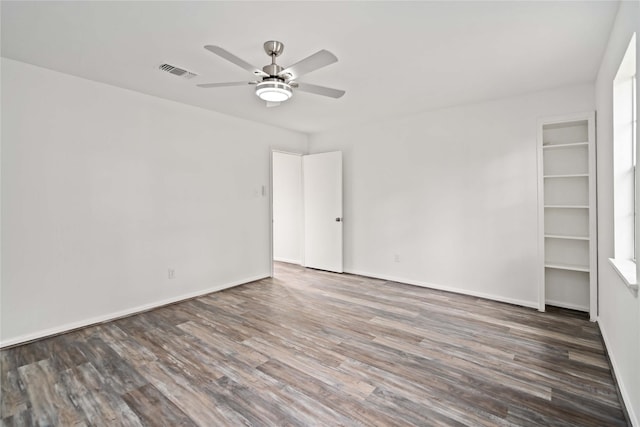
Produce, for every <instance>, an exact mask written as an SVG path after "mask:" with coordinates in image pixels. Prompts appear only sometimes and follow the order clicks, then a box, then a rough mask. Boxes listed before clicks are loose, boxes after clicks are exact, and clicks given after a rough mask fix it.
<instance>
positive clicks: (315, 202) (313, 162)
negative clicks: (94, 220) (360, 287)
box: [302, 151, 342, 273]
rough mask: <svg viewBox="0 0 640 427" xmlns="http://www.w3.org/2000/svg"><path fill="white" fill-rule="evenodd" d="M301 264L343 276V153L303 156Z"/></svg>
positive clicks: (334, 152)
mask: <svg viewBox="0 0 640 427" xmlns="http://www.w3.org/2000/svg"><path fill="white" fill-rule="evenodd" d="M302 174H303V186H304V265H305V266H306V267H311V268H317V269H320V270H327V271H335V272H337V273H342V152H340V151H333V152H329V153H321V154H310V155H307V156H303V157H302Z"/></svg>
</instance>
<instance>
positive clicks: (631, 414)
mask: <svg viewBox="0 0 640 427" xmlns="http://www.w3.org/2000/svg"><path fill="white" fill-rule="evenodd" d="M598 326H599V327H600V333H601V334H602V340H603V341H604V346H605V349H604V350H605V351H606V352H607V354H608V355H609V361H610V362H611V373H612V374H613V376H614V378H615V379H616V382H617V383H618V389H619V390H620V395H621V396H622V404H623V405H624V406H625V409H626V410H627V414H628V415H629V419H630V421H631V425H632V426H640V422H638V417H637V416H636V414H635V412H633V405H632V402H631V397H629V392H627V389H626V387H625V384H624V381H622V378H621V377H619V376H618V375H617V372H618V366H617V365H616V358H615V357H614V354H613V346H611V345H609V340H608V339H607V332H606V331H605V329H604V328H603V325H602V323H600V319H598Z"/></svg>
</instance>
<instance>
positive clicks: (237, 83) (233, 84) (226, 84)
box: [196, 82, 256, 89]
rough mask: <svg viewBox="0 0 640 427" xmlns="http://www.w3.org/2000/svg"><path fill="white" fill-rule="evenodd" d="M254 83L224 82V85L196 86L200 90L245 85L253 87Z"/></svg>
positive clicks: (206, 84)
mask: <svg viewBox="0 0 640 427" xmlns="http://www.w3.org/2000/svg"><path fill="white" fill-rule="evenodd" d="M254 84H256V82H226V83H204V84H199V85H196V86H198V87H202V88H205V89H207V88H210V87H227V86H246V85H254Z"/></svg>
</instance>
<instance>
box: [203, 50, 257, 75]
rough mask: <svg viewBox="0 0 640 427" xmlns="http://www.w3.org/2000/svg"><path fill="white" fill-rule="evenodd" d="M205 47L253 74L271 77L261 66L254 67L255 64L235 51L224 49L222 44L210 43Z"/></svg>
mask: <svg viewBox="0 0 640 427" xmlns="http://www.w3.org/2000/svg"><path fill="white" fill-rule="evenodd" d="M204 48H205V49H207V50H208V51H209V52H211V53H215V54H216V55H218V56H219V57H221V58H224V59H226V60H227V61H229V62H232V63H234V64H236V65H237V66H238V67H240V68H244V69H245V70H247V71H248V72H250V73H252V74H254V75H256V76H260V77H269V75H268V74H267V73H265V72H264V71H262V70H261V69H260V68H258V67H254V66H253V65H251V64H249V63H248V62H247V61H245V60H244V59H240V58H238V57H237V56H235V55H234V54H233V53H231V52H229V51H226V50H224V49H223V48H221V47H220V46H213V45H210V44H208V45H206V46H205V47H204Z"/></svg>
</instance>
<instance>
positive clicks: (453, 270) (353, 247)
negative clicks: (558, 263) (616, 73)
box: [310, 85, 594, 307]
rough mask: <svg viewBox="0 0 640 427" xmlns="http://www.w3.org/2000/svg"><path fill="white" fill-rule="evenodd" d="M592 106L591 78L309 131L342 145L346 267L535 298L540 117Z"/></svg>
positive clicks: (530, 302)
mask: <svg viewBox="0 0 640 427" xmlns="http://www.w3.org/2000/svg"><path fill="white" fill-rule="evenodd" d="M593 109H594V99H593V86H592V85H584V86H577V87H569V88H564V89H558V90H553V91H548V92H541V93H536V94H530V95H526V96H520V97H514V98H508V99H502V100H497V101H493V102H486V103H482V104H475V105H466V106H461V107H455V108H448V109H443V110H438V111H431V112H424V113H420V114H416V115H413V116H410V117H405V118H401V119H396V120H390V121H386V122H379V123H374V124H370V125H366V126H354V127H352V128H348V129H343V130H337V131H333V132H328V133H323V134H317V135H312V136H311V137H310V151H311V152H315V153H317V152H323V151H330V150H342V151H343V152H344V217H345V223H344V237H345V243H344V244H345V259H344V261H345V271H348V272H353V273H360V274H364V275H368V276H374V277H380V278H386V279H392V280H397V281H402V282H407V283H413V284H418V285H427V286H432V287H437V288H443V289H449V290H453V291H457V292H462V293H468V294H473V295H479V296H484V297H488V298H493V299H496V300H502V301H508V302H513V303H516V304H522V305H525V306H531V307H537V299H538V289H537V275H538V270H539V264H538V262H539V261H538V248H537V242H538V239H537V192H536V191H537V190H536V186H537V175H536V173H537V172H536V171H537V169H536V131H537V123H536V121H537V118H538V117H540V116H548V115H554V114H565V113H571V112H579V111H588V110H593ZM396 256H397V258H396ZM396 259H397V260H398V262H396V261H395V260H396Z"/></svg>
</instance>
